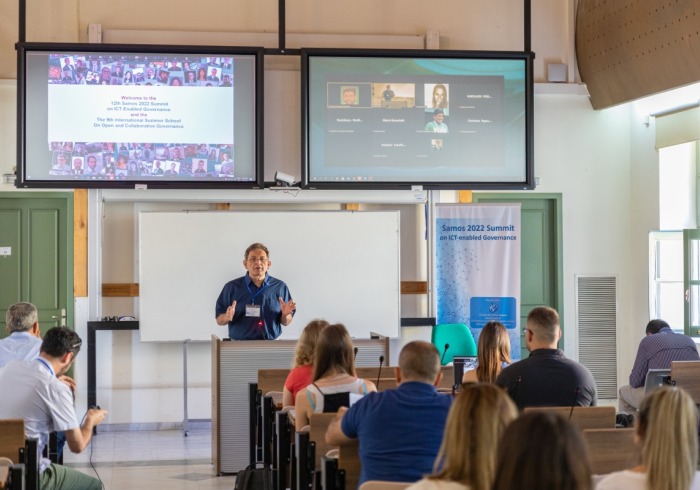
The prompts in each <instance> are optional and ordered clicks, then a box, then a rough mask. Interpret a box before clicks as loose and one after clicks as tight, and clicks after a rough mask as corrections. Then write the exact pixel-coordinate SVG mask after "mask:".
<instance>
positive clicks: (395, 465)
mask: <svg viewBox="0 0 700 490" xmlns="http://www.w3.org/2000/svg"><path fill="white" fill-rule="evenodd" d="M441 378H442V373H441V372H440V354H439V353H438V351H437V349H436V348H435V346H434V345H432V344H430V343H428V342H423V341H414V342H410V343H408V344H406V345H405V346H404V348H403V349H402V350H401V354H400V355H399V367H397V368H396V382H397V384H398V387H397V388H396V389H393V390H386V391H383V392H381V393H370V394H368V395H366V396H365V397H363V398H362V399H361V400H359V401H358V402H356V403H355V404H354V405H353V406H352V407H350V409H346V408H344V407H343V408H341V409H340V410H339V411H338V417H337V418H336V420H335V421H333V422H332V423H331V425H330V426H329V427H328V432H327V433H326V442H327V443H328V444H333V445H340V444H346V443H348V442H349V441H350V440H352V439H358V443H359V456H360V462H361V464H362V471H361V473H360V480H359V484H362V483H363V482H365V481H368V480H387V481H400V482H415V481H418V480H420V479H421V478H422V477H423V476H424V475H426V474H428V473H431V472H432V469H433V463H434V462H435V457H436V456H437V453H438V450H439V449H440V443H441V441H442V434H443V431H444V429H445V421H446V419H447V412H448V411H449V410H450V404H451V403H452V397H451V396H449V395H445V394H440V393H438V391H437V389H436V388H435V387H436V386H437V385H438V384H439V383H440V379H441Z"/></svg>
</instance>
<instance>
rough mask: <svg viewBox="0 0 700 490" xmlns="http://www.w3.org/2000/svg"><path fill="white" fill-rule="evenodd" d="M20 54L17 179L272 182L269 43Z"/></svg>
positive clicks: (169, 184) (76, 183) (108, 183)
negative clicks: (266, 100) (265, 143)
mask: <svg viewBox="0 0 700 490" xmlns="http://www.w3.org/2000/svg"><path fill="white" fill-rule="evenodd" d="M17 50H18V56H19V73H18V131H17V132H18V162H19V166H18V179H17V186H18V187H138V188H144V187H145V188H178V187H179V188H207V187H210V188H215V187H238V188H255V187H261V186H262V180H263V173H262V161H261V156H262V152H261V148H262V130H261V128H262V48H226V47H199V46H198V47H191V46H167V47H165V46H150V45H149V46H143V45H92V44H47V43H20V44H18V45H17Z"/></svg>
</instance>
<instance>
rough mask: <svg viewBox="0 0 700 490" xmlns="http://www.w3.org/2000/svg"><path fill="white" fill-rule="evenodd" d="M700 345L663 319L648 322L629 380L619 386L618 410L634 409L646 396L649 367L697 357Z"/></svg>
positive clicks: (663, 365) (698, 358)
mask: <svg viewBox="0 0 700 490" xmlns="http://www.w3.org/2000/svg"><path fill="white" fill-rule="evenodd" d="M697 360H700V356H698V349H697V347H696V345H695V342H694V341H693V339H691V338H690V337H687V336H685V335H683V334H679V333H675V332H674V331H673V330H671V327H670V326H669V324H668V323H666V322H665V321H663V320H652V321H650V322H649V323H648V324H647V328H646V337H644V338H643V339H642V341H641V342H640V343H639V348H638V349H637V357H636V358H635V360H634V366H632V372H631V373H630V379H629V382H630V384H628V385H625V386H622V387H620V399H619V410H620V411H621V412H635V411H637V410H638V409H639V406H640V405H641V403H642V399H643V398H644V382H645V381H646V377H647V372H648V371H649V370H650V369H671V362H672V361H697Z"/></svg>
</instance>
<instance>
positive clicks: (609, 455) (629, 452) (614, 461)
mask: <svg viewBox="0 0 700 490" xmlns="http://www.w3.org/2000/svg"><path fill="white" fill-rule="evenodd" d="M634 432H635V429H586V430H584V431H583V440H584V441H585V443H586V448H587V450H588V459H589V462H590V464H591V472H592V473H593V474H594V475H605V474H608V473H612V472H613V471H621V470H624V469H626V468H632V467H633V466H637V465H638V464H639V462H640V458H641V452H640V447H639V445H638V444H637V443H635V441H634Z"/></svg>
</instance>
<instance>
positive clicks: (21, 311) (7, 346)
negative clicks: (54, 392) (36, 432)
mask: <svg viewBox="0 0 700 490" xmlns="http://www.w3.org/2000/svg"><path fill="white" fill-rule="evenodd" d="M5 328H6V330H7V333H8V334H10V335H9V336H8V337H5V338H4V339H2V340H0V368H1V367H2V366H4V365H5V364H7V363H8V362H10V361H32V360H34V359H36V358H37V357H38V356H39V351H40V349H41V330H40V329H39V313H38V311H37V309H36V306H34V305H33V304H31V303H15V304H14V305H11V306H10V307H9V308H8V309H7V313H6V314H5ZM58 379H59V380H60V381H62V382H63V383H65V384H66V386H68V388H70V390H71V392H74V391H75V381H74V380H73V378H71V377H70V376H66V375H60V376H59V377H58ZM65 444H66V435H65V434H64V433H63V431H58V432H57V433H56V457H57V458H59V459H60V458H61V456H62V454H63V446H64V445H65Z"/></svg>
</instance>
